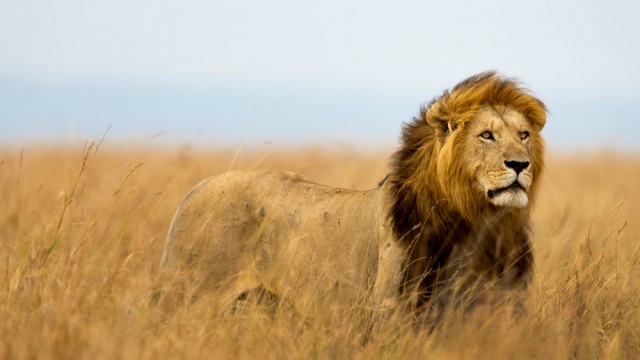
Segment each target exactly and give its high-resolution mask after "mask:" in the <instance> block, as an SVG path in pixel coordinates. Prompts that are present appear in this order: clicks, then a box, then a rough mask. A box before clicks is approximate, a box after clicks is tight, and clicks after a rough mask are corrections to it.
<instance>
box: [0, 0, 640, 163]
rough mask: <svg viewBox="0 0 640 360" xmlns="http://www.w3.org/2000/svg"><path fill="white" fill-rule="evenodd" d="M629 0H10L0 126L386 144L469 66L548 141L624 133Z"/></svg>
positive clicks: (634, 53) (13, 134)
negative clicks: (525, 93)
mask: <svg viewBox="0 0 640 360" xmlns="http://www.w3.org/2000/svg"><path fill="white" fill-rule="evenodd" d="M639 14H640V2H637V1H609V2H602V1H581V2H578V1H546V0H545V1H537V2H526V3H525V2H515V1H484V2H473V1H443V2H437V3H433V4H429V2H426V1H396V2H393V3H391V2H381V1H350V2H345V1H333V0H329V1H322V2H302V1H257V0H255V1H225V2H219V1H195V0H188V1H182V2H169V1H149V0H140V1H135V2H130V1H122V0H112V1H108V2H86V1H79V0H67V1H10V2H3V3H2V4H0V141H1V142H2V143H9V144H14V145H22V144H28V143H32V142H36V141H47V142H59V143H60V142H62V143H64V142H68V141H77V139H78V138H83V137H87V138H90V137H95V136H99V135H100V134H101V133H102V132H104V131H105V129H106V128H108V127H109V126H111V130H110V135H109V136H110V137H112V138H115V139H133V140H135V139H140V140H148V139H150V138H151V137H153V136H154V135H156V134H158V133H161V132H162V133H163V134H162V135H160V136H158V137H157V138H158V139H160V140H161V141H169V142H172V143H173V142H179V143H182V142H192V143H207V144H214V145H215V144H217V143H221V144H234V143H238V142H240V141H249V142H261V141H267V140H273V141H277V142H281V143H292V144H299V143H305V142H308V141H319V142H323V141H325V142H331V141H339V142H345V143H352V144H354V145H356V146H358V145H363V146H364V145H366V146H368V147H370V146H372V144H381V145H392V144H394V143H395V141H396V139H397V137H398V136H399V132H400V125H401V123H402V122H403V121H408V120H410V118H411V117H412V116H413V115H415V114H416V113H417V112H418V109H419V106H420V105H421V103H424V102H426V101H429V100H430V99H431V98H433V97H434V96H437V95H439V94H440V93H441V92H442V90H444V89H445V88H450V87H451V86H453V85H455V83H457V82H458V81H460V80H462V79H464V78H466V77H468V76H470V75H473V74H475V73H477V72H480V71H484V70H489V69H495V70H498V71H499V72H501V73H503V74H506V75H509V76H515V77H518V78H520V79H521V80H522V81H523V82H524V83H525V84H527V85H528V86H529V87H531V88H532V89H533V91H534V93H535V94H536V95H538V96H539V97H540V98H541V99H542V100H543V101H545V103H546V104H547V105H548V108H549V110H550V118H549V120H548V123H547V127H546V128H545V130H544V134H545V136H546V138H547V140H548V143H549V145H550V147H551V148H552V149H557V150H568V151H573V150H580V149H585V148H589V149H593V148H602V147H605V148H613V149H620V150H631V151H636V150H640V141H638V140H637V139H639V138H640V116H639V115H638V114H640V106H639V105H638V104H640V87H639V86H638V84H639V83H640V66H639V65H638V64H640V45H639V44H640V40H639V39H640V22H639V21H638V15H639Z"/></svg>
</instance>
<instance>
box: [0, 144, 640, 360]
mask: <svg viewBox="0 0 640 360" xmlns="http://www.w3.org/2000/svg"><path fill="white" fill-rule="evenodd" d="M391 151H392V150H391V149H389V151H386V152H385V151H380V152H379V153H371V152H358V151H354V150H353V149H350V148H338V149H336V148H335V147H334V148H332V149H327V148H323V147H309V148H305V149H295V150H285V149H281V150H278V149H273V148H272V147H270V146H269V145H262V146H258V147H255V148H244V149H243V148H240V149H232V150H224V149H219V150H208V151H204V150H194V149H191V148H189V147H183V148H175V149H159V148H156V149H150V148H148V147H144V146H113V145H109V144H108V141H107V142H106V143H105V144H100V143H99V142H95V143H89V144H87V146H85V147H84V149H83V148H82V147H80V148H78V147H68V148H65V147H51V148H46V147H38V146H35V145H34V146H25V147H24V148H23V149H20V148H3V149H0V319H1V320H0V358H3V359H25V358H30V359H31V358H39V359H49V358H58V359H72V358H85V359H101V358H125V359H155V358H184V359H197V358H215V359H224V358H258V359H282V358H319V359H334V358H357V359H369V358H374V359H397V358H398V359H402V358H427V359H434V358H437V359H440V358H445V359H448V358H465V359H468V358H488V359H495V358H517V359H525V358H538V359H565V358H580V359H596V358H604V359H637V358H640V264H638V262H639V260H640V249H639V248H640V186H639V185H638V184H639V182H638V179H640V156H635V157H634V156H629V155H605V154H601V155H593V156H582V157H573V156H566V155H564V156H559V155H554V154H550V155H549V156H548V158H547V169H546V173H545V175H544V181H543V188H542V191H541V192H540V194H541V196H540V197H539V199H538V202H537V205H536V208H535V213H534V219H533V220H534V231H535V233H534V236H533V244H534V251H535V258H536V274H535V277H534V281H533V283H532V284H531V287H530V292H529V296H528V299H527V301H526V308H527V312H526V314H525V315H524V316H523V317H521V318H518V319H516V318H514V317H513V316H509V315H508V314H506V313H505V312H501V311H495V312H492V313H488V312H487V313H481V314H475V315H474V316H473V317H470V318H469V319H466V320H465V323H460V322H452V323H447V324H446V326H442V327H440V328H438V329H436V330H435V331H434V332H432V333H430V332H429V330H428V329H427V328H426V327H425V328H422V327H419V326H414V323H413V322H412V321H411V318H410V316H409V315H402V314H397V315H396V316H394V317H392V318H391V319H389V321H387V322H386V323H385V324H384V325H383V326H382V329H381V330H380V332H379V334H378V335H377V336H376V337H375V338H373V339H369V340H368V341H364V337H365V335H366V333H367V328H368V327H367V320H366V316H364V315H363V312H362V311H359V309H356V308H354V309H344V310H342V312H339V313H337V315H336V313H332V314H327V315H326V316H315V317H312V318H311V317H306V318H304V317H301V316H300V315H299V314H293V313H292V312H293V311H292V310H291V309H289V308H287V307H286V306H277V305H276V309H275V311H274V309H270V308H265V305H261V304H254V303H248V302H247V303H246V304H244V305H243V304H240V305H239V306H238V308H237V309H235V310H234V311H230V312H227V313H226V314H225V315H224V316H218V315H216V314H217V313H218V309H216V306H215V305H214V304H213V303H210V302H202V301H201V302H196V303H193V304H184V305H183V306H179V307H178V308H177V309H175V311H173V312H172V313H170V314H169V315H165V316H163V315H161V314H160V313H161V312H160V310H159V309H158V308H157V306H156V305H154V304H153V303H152V302H150V301H149V299H150V298H151V294H152V293H153V289H154V284H155V282H156V280H157V279H156V278H157V272H158V263H159V261H160V257H161V254H162V248H163V245H164V238H165V235H166V232H167V228H168V226H169V221H170V219H171V216H172V214H173V212H174V210H175V209H176V207H177V205H178V203H179V201H180V199H181V198H182V197H183V196H184V195H185V193H186V192H187V191H188V190H189V189H190V188H191V187H192V186H193V185H195V184H196V183H197V182H198V181H199V180H201V179H203V178H205V177H207V176H210V175H213V174H216V173H219V172H222V171H225V170H228V169H240V168H256V167H257V168H263V167H267V168H279V169H286V170H289V171H294V172H297V173H300V174H303V175H304V176H305V177H307V178H310V179H313V180H315V181H318V182H321V183H326V184H330V185H334V186H340V187H349V188H356V189H366V188H371V187H374V186H376V184H377V182H378V181H379V180H380V179H382V178H383V177H384V175H385V174H386V172H387V169H388V167H387V164H388V156H389V155H390V153H391Z"/></svg>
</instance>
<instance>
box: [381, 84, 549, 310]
mask: <svg viewBox="0 0 640 360" xmlns="http://www.w3.org/2000/svg"><path fill="white" fill-rule="evenodd" d="M486 106H489V107H494V108H506V107H509V108H511V109H513V110H516V111H518V112H520V113H521V114H523V115H524V116H525V118H526V119H527V120H528V121H529V122H530V123H531V124H532V126H533V127H534V128H536V130H540V129H541V128H542V127H543V126H544V124H545V121H546V109H545V106H544V104H543V103H542V102H541V101H540V100H538V99H537V98H535V97H534V96H532V95H531V94H530V93H529V91H528V90H527V89H526V88H524V87H523V86H522V85H521V84H519V83H518V82H517V81H516V80H514V79H509V78H503V77H501V76H499V75H497V74H496V73H495V72H485V73H481V74H478V75H476V76H473V77H471V78H468V79H467V80H465V81H463V82H461V83H459V84H458V85H457V86H455V87H454V88H453V89H452V90H451V91H445V92H444V93H443V94H442V95H441V96H439V97H437V98H435V99H433V100H432V101H431V102H430V103H428V104H427V105H426V106H423V107H422V108H421V110H420V115H419V116H418V117H415V118H414V119H413V120H412V121H411V122H409V123H406V124H404V126H403V129H402V139H401V143H402V145H401V147H400V149H399V150H398V151H397V152H396V153H395V155H394V156H393V159H392V172H391V174H390V176H389V177H388V180H387V181H389V182H390V183H391V190H390V197H391V206H390V214H389V216H390V218H391V227H392V230H393V232H394V233H395V236H396V238H397V239H399V241H400V242H402V243H405V244H407V245H408V249H409V256H408V257H407V259H406V264H405V273H404V276H403V278H404V281H403V287H404V288H405V290H407V289H411V290H415V289H418V290H419V292H420V294H419V295H420V297H419V303H421V304H424V303H426V302H427V301H428V300H429V299H430V298H431V296H432V294H434V292H436V291H437V290H438V288H439V286H440V285H442V284H443V283H444V282H445V281H444V280H443V278H444V276H443V270H444V269H445V268H447V267H448V266H450V265H451V264H452V263H453V262H455V260H456V259H451V257H452V256H451V254H452V251H453V249H454V246H456V245H458V246H460V247H463V248H466V249H467V250H468V251H467V253H466V254H467V255H468V254H469V253H473V254H474V258H473V260H472V264H471V266H470V267H468V268H466V270H464V271H472V272H475V274H473V275H472V276H473V277H474V278H477V277H482V276H484V277H485V278H486V277H487V276H491V275H494V276H493V277H494V278H496V277H497V276H499V275H500V274H502V272H504V271H505V270H507V269H508V268H512V269H514V270H515V276H516V278H517V279H514V280H519V279H522V280H524V281H525V282H526V280H527V279H528V277H529V276H530V275H531V272H532V266H533V257H532V254H531V245H530V242H529V228H530V225H529V214H530V209H531V207H532V205H533V201H530V202H529V205H528V206H527V207H526V208H522V209H512V210H510V211H503V210H500V209H497V208H495V207H494V206H492V205H490V204H487V202H486V200H485V199H484V198H482V197H481V196H480V194H478V192H474V191H472V190H473V189H472V187H471V186H470V185H469V184H471V183H472V182H473V179H472V178H470V174H468V173H466V172H465V171H464V169H463V165H464V161H465V160H466V159H465V158H464V156H463V151H462V150H463V148H464V146H465V140H464V137H462V136H459V134H456V133H453V134H452V131H453V130H455V129H456V128H458V127H464V126H465V124H466V123H467V122H469V121H473V120H474V115H475V114H476V113H477V112H478V111H479V110H480V109H481V108H483V107H486ZM532 141H533V144H534V146H533V150H534V151H533V153H532V166H533V169H532V173H533V174H534V176H533V182H532V185H531V189H530V192H529V194H530V198H531V199H532V200H533V199H534V198H535V193H536V191H537V189H538V184H539V178H540V174H541V172H542V168H543V142H542V138H541V137H540V135H539V134H538V131H536V132H535V134H532ZM496 249H498V251H496ZM514 253H515V254H516V256H507V255H509V254H514ZM458 275H459V274H458ZM416 279H417V280H416ZM416 282H417V283H416ZM516 282H517V281H516Z"/></svg>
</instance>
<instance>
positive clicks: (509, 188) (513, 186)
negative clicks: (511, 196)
mask: <svg viewBox="0 0 640 360" xmlns="http://www.w3.org/2000/svg"><path fill="white" fill-rule="evenodd" d="M512 190H522V191H524V192H526V189H525V188H524V186H522V185H520V183H519V182H518V180H516V181H514V182H512V183H511V185H509V186H507V187H503V188H499V189H495V190H489V191H487V196H489V199H492V198H494V197H496V196H498V195H500V194H502V193H503V192H506V191H512Z"/></svg>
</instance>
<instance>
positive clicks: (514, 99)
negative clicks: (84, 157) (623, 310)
mask: <svg viewBox="0 0 640 360" xmlns="http://www.w3.org/2000/svg"><path fill="white" fill-rule="evenodd" d="M545 120H546V111H545V108H544V105H543V104H542V103H541V102H540V101H539V100H537V99H536V98H534V97H533V96H531V95H530V94H529V93H528V92H527V91H526V90H525V89H524V88H522V87H521V86H520V85H519V84H518V83H517V82H516V81H514V80H512V79H505V78H502V77H500V76H498V75H496V74H495V73H482V74H479V75H476V76H474V77H471V78H469V79H467V80H465V81H463V82H462V83H460V84H458V85H457V86H456V87H454V88H453V89H452V90H451V91H450V92H449V91H446V92H445V93H444V94H443V95H442V96H440V97H438V98H436V99H434V100H433V101H432V102H431V103H430V104H429V105H428V106H426V107H424V108H423V109H422V110H421V113H420V116H419V117H416V118H415V119H414V120H413V121H412V122H410V123H407V124H405V126H404V129H403V137H402V146H401V147H400V149H399V150H398V152H397V153H396V154H395V156H394V158H393V163H392V166H393V167H392V171H391V173H390V174H389V176H388V178H387V179H386V181H383V183H382V184H381V185H380V187H378V188H376V189H373V190H369V191H362V192H361V191H353V190H346V189H336V188H331V187H327V186H323V185H319V184H315V183H313V182H310V181H307V180H304V179H302V178H300V177H299V176H297V175H294V174H291V173H286V172H282V171H274V170H260V171H235V172H228V173H224V174H221V175H217V176H215V177H212V178H210V179H207V180H205V181H203V182H202V183H200V184H199V185H198V186H196V187H195V188H194V189H193V190H192V191H191V193H190V194H189V195H187V197H186V198H185V199H184V200H183V202H182V204H181V205H180V207H179V208H178V210H177V212H176V215H175V217H174V219H173V222H172V225H171V228H170V230H169V234H168V237H167V242H166V246H165V251H164V254H163V258H162V261H161V264H162V269H163V274H164V275H163V276H164V278H165V285H164V287H165V288H167V289H172V290H175V289H176V288H180V289H182V292H183V293H185V292H186V293H187V294H188V296H189V297H192V296H198V295H201V294H206V293H217V294H226V301H225V302H231V301H233V300H234V299H236V298H238V297H239V296H240V295H242V294H243V293H246V292H249V291H252V290H255V289H261V290H262V291H268V292H270V293H272V294H275V295H277V296H278V297H280V298H286V299H288V300H289V301H290V302H292V303H294V304H295V306H296V307H298V308H304V307H305V306H308V304H310V303H311V302H312V301H313V300H314V299H319V298H328V299H331V302H334V303H342V304H352V303H353V302H355V301H358V300H364V301H371V303H372V305H373V306H374V307H376V308H381V307H394V306H396V304H397V303H398V300H399V299H402V298H408V299H412V304H413V306H415V307H416V308H417V309H424V308H425V305H429V304H431V305H432V306H431V307H432V308H435V307H439V306H444V305H446V304H447V303H448V302H450V301H451V297H452V296H454V295H455V294H460V293H462V292H465V291H468V290H469V289H472V288H473V289H478V288H483V287H488V286H492V287H495V286H493V285H496V284H497V285H498V286H499V288H504V289H513V288H524V287H525V286H526V284H527V280H528V279H529V277H530V275H531V272H532V256H531V252H530V244H529V240H528V238H529V214H530V209H531V206H532V204H533V200H534V196H535V192H536V191H537V188H538V179H539V177H540V172H541V171H542V167H543V157H542V156H543V144H542V139H541V137H540V134H539V132H540V130H541V129H542V127H543V126H544V123H545ZM485 131H490V132H491V134H492V136H493V139H492V140H487V139H484V138H482V137H481V134H482V133H483V132H485ZM525 132H527V134H528V137H526V139H521V138H520V136H524V135H521V134H524V133H525ZM505 161H517V162H519V163H520V164H524V163H525V162H528V163H529V164H528V166H527V167H526V169H523V170H522V171H521V172H520V174H519V175H517V174H516V172H515V171H514V170H513V169H511V168H509V167H508V166H506V164H507V163H505ZM510 164H511V163H510ZM514 181H517V183H518V184H520V185H518V187H517V188H516V187H514V188H509V189H507V190H504V188H506V187H507V186H509V185H513V184H515V183H514ZM516 185H517V184H516Z"/></svg>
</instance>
